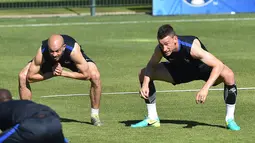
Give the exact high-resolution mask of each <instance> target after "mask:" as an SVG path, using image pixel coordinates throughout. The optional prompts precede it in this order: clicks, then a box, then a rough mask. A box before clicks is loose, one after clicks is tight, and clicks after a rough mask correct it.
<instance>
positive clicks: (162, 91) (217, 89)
mask: <svg viewBox="0 0 255 143" xmlns="http://www.w3.org/2000/svg"><path fill="white" fill-rule="evenodd" d="M237 89H238V90H255V87H241V88H237ZM199 90H200V89H184V90H161V91H157V92H161V93H167V92H196V91H199ZM209 90H211V91H220V90H223V88H212V89H209ZM126 94H138V92H107V93H102V95H126ZM86 95H89V94H59V95H47V96H41V98H53V97H66V96H68V97H70V96H86Z"/></svg>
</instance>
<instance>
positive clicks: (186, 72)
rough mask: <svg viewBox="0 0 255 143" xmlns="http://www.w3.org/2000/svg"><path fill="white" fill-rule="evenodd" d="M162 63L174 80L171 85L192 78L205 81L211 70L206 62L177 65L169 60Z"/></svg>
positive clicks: (191, 79)
mask: <svg viewBox="0 0 255 143" xmlns="http://www.w3.org/2000/svg"><path fill="white" fill-rule="evenodd" d="M162 63H163V64H164V66H165V67H166V69H167V70H168V71H169V73H170V74H171V76H172V78H173V80H174V82H175V83H173V85H176V84H181V83H187V82H190V81H193V80H204V81H207V80H208V78H209V77H210V74H211V71H212V68H211V67H209V66H207V65H206V64H200V65H197V66H194V65H193V66H192V65H189V64H186V65H185V64H182V65H178V64H173V63H169V62H162Z"/></svg>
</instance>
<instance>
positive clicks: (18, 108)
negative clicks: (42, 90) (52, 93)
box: [0, 89, 67, 143]
mask: <svg viewBox="0 0 255 143" xmlns="http://www.w3.org/2000/svg"><path fill="white" fill-rule="evenodd" d="M0 130H1V131H2V133H1V134H0V143H67V140H66V139H65V138H64V135H63V132H62V125H61V123H60V118H59V116H58V114H57V113H56V112H55V111H53V110H52V109H51V108H49V107H48V106H45V105H42V104H37V103H35V102H32V101H29V100H12V95H11V93H10V91H9V90H7V89H0Z"/></svg>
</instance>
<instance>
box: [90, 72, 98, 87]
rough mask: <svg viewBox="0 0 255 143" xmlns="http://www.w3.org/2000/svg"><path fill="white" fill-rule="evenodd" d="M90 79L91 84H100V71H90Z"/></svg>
mask: <svg viewBox="0 0 255 143" xmlns="http://www.w3.org/2000/svg"><path fill="white" fill-rule="evenodd" d="M90 79H91V83H92V84H95V85H96V86H100V84H101V80H100V73H99V72H98V71H93V72H91V74H90Z"/></svg>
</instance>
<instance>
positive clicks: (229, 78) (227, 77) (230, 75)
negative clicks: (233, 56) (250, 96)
mask: <svg viewBox="0 0 255 143" xmlns="http://www.w3.org/2000/svg"><path fill="white" fill-rule="evenodd" d="M221 76H222V77H223V79H224V82H225V84H227V85H233V84H235V74H234V72H233V71H232V70H231V69H230V68H229V67H227V66H225V68H224V70H223V72H222V74H221Z"/></svg>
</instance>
